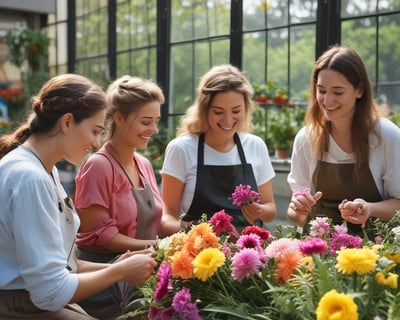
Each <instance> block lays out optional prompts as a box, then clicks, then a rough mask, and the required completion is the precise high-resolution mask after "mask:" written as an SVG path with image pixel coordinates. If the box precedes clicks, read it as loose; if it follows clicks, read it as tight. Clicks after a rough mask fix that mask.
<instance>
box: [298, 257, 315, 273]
mask: <svg viewBox="0 0 400 320" xmlns="http://www.w3.org/2000/svg"><path fill="white" fill-rule="evenodd" d="M298 265H299V266H300V267H304V268H306V269H307V270H309V271H313V270H314V269H315V265H314V260H313V258H312V257H311V256H305V257H303V258H301V259H300V260H299V262H298Z"/></svg>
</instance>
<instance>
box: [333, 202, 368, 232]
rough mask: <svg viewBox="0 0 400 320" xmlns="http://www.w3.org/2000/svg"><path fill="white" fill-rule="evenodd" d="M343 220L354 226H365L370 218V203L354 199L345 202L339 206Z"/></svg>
mask: <svg viewBox="0 0 400 320" xmlns="http://www.w3.org/2000/svg"><path fill="white" fill-rule="evenodd" d="M338 208H339V211H340V214H341V215H342V218H343V219H344V220H346V221H348V222H351V223H354V224H361V225H362V227H364V226H365V223H366V222H367V220H368V218H369V217H370V215H371V214H370V212H369V206H368V202H366V201H365V200H363V199H359V198H358V199H354V200H353V201H347V200H346V199H345V200H343V201H342V202H341V203H340V204H339V206H338Z"/></svg>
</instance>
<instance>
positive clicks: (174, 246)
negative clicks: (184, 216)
mask: <svg viewBox="0 0 400 320" xmlns="http://www.w3.org/2000/svg"><path fill="white" fill-rule="evenodd" d="M186 239H187V234H186V233H184V232H177V233H174V234H173V235H171V236H169V237H165V238H163V239H161V240H160V241H159V242H158V249H161V250H162V251H163V253H164V260H168V259H169V258H170V257H172V256H173V255H174V254H175V252H176V251H179V250H181V249H182V246H183V244H184V243H185V242H186Z"/></svg>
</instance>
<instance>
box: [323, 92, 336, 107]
mask: <svg viewBox="0 0 400 320" xmlns="http://www.w3.org/2000/svg"><path fill="white" fill-rule="evenodd" d="M334 100H335V97H334V96H333V95H331V94H328V93H326V94H325V95H324V97H323V99H322V101H323V103H324V105H325V106H329V105H332V104H333V102H334Z"/></svg>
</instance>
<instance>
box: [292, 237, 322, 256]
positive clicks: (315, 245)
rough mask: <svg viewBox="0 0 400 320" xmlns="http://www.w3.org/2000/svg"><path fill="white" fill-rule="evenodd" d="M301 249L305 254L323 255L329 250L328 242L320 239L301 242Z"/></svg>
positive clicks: (308, 239)
mask: <svg viewBox="0 0 400 320" xmlns="http://www.w3.org/2000/svg"><path fill="white" fill-rule="evenodd" d="M299 249H300V251H301V252H302V253H303V254H307V255H312V254H313V253H317V254H323V253H325V252H326V250H327V249H328V244H327V243H326V241H324V240H322V239H320V238H307V239H304V240H303V241H302V242H300V245H299Z"/></svg>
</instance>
